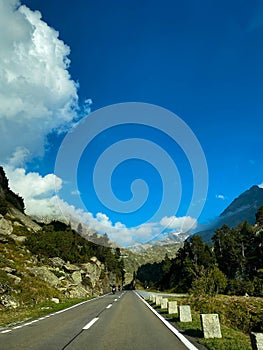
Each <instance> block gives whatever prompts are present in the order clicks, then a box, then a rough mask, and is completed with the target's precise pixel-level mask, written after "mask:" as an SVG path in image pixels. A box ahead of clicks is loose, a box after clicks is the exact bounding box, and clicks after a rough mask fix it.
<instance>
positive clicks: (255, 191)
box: [195, 186, 263, 242]
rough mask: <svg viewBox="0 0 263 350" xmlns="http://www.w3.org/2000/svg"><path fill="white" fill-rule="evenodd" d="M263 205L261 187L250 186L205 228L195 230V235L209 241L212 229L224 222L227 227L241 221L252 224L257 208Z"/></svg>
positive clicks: (262, 189) (262, 190) (212, 232)
mask: <svg viewBox="0 0 263 350" xmlns="http://www.w3.org/2000/svg"><path fill="white" fill-rule="evenodd" d="M261 205H263V188H261V187H258V186H252V187H251V188H250V189H249V190H247V191H245V192H243V193H242V194H241V195H240V196H238V197H237V198H235V199H234V200H233V202H232V203H231V204H230V205H229V206H228V207H227V208H226V209H225V210H224V211H223V212H222V213H221V214H220V215H219V217H218V218H216V219H215V220H214V221H212V222H211V223H210V224H209V225H207V228H206V229H204V230H201V231H199V232H196V233H195V235H199V236H202V238H203V240H204V241H205V242H211V238H212V237H213V235H214V231H215V230H216V229H217V228H219V227H221V226H222V225H224V224H226V225H227V226H229V227H235V226H237V225H238V224H240V223H241V222H244V221H247V222H248V223H249V224H251V225H254V224H255V221H256V217H255V215H256V213H257V211H258V208H259V207H260V206H261Z"/></svg>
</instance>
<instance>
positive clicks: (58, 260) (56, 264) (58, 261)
mask: <svg viewBox="0 0 263 350" xmlns="http://www.w3.org/2000/svg"><path fill="white" fill-rule="evenodd" d="M49 261H50V262H51V265H52V266H54V267H61V268H62V267H63V266H64V265H65V264H66V263H65V261H64V260H63V259H61V258H59V257H58V256H56V257H55V258H50V259H49Z"/></svg>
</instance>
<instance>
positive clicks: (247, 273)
mask: <svg viewBox="0 0 263 350" xmlns="http://www.w3.org/2000/svg"><path fill="white" fill-rule="evenodd" d="M212 241H213V245H212V246H211V245H208V244H207V243H204V242H203V241H202V238H201V237H200V236H197V235H196V236H192V237H191V238H190V239H189V240H187V241H185V242H184V245H183V247H182V248H180V249H179V251H178V254H177V256H176V258H174V259H169V258H168V256H166V257H165V259H164V260H163V261H162V262H161V263H158V264H157V263H155V264H146V265H143V266H141V267H140V268H139V269H138V271H137V276H136V278H137V280H139V281H140V282H141V283H142V284H143V285H144V287H146V286H148V287H153V288H157V289H160V290H170V291H173V292H189V291H190V292H191V293H193V294H216V293H227V294H235V295H244V294H246V293H247V294H249V295H255V296H263V206H262V207H260V208H259V210H258V213H257V214H256V225H255V226H251V225H249V224H248V223H247V222H244V223H242V224H240V225H238V227H236V228H229V227H228V226H227V225H223V226H222V227H221V228H219V229H217V230H216V231H215V235H214V236H213V239H212Z"/></svg>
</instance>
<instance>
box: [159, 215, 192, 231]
mask: <svg viewBox="0 0 263 350" xmlns="http://www.w3.org/2000/svg"><path fill="white" fill-rule="evenodd" d="M160 224H161V225H162V226H163V227H165V228H167V229H172V230H175V231H176V232H180V233H185V232H188V231H189V230H191V229H194V228H196V226H197V221H196V219H194V218H192V217H191V216H183V217H176V216H169V217H168V216H165V217H164V218H162V220H161V221H160Z"/></svg>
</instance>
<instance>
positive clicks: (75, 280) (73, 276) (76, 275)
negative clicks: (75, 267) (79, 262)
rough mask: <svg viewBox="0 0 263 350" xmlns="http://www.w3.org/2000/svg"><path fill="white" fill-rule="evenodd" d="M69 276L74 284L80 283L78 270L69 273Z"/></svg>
mask: <svg viewBox="0 0 263 350" xmlns="http://www.w3.org/2000/svg"><path fill="white" fill-rule="evenodd" d="M71 278H72V280H73V282H74V283H75V284H81V282H82V276H81V272H80V271H74V272H73V273H72V275H71Z"/></svg>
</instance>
